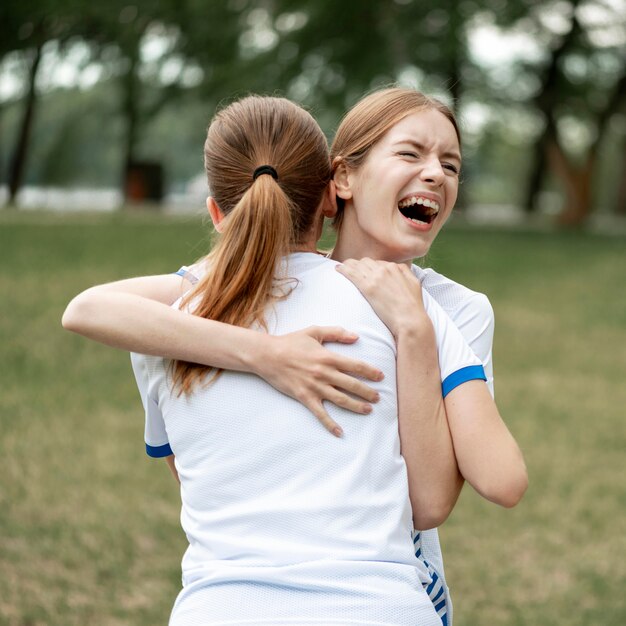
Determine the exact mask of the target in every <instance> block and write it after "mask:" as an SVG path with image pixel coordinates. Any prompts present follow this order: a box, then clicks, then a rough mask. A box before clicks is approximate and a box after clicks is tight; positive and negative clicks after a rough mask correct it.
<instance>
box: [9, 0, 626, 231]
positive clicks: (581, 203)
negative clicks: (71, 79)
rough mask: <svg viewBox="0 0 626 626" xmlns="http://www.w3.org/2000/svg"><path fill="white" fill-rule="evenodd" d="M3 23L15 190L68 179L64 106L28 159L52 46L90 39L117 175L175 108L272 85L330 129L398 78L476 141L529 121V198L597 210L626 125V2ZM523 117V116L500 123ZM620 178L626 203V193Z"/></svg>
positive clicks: (53, 12) (29, 16) (89, 13)
mask: <svg viewBox="0 0 626 626" xmlns="http://www.w3.org/2000/svg"><path fill="white" fill-rule="evenodd" d="M0 24H1V25H2V26H0V28H1V31H0V32H1V34H2V37H0V61H1V60H6V59H9V58H13V59H14V58H18V57H19V59H20V61H21V67H22V68H23V69H22V80H21V83H22V88H21V90H20V91H19V92H18V91H16V92H15V93H14V95H13V96H10V97H9V98H8V99H5V102H4V103H3V102H2V101H0V107H3V108H4V109H5V112H6V110H7V109H10V111H9V114H7V115H5V117H10V119H12V120H14V121H15V126H16V128H17V130H13V132H12V133H11V136H10V138H11V140H12V146H11V147H10V148H9V147H7V146H6V143H7V141H8V139H9V135H7V134H6V132H5V134H4V136H3V138H2V142H3V143H4V144H5V145H4V149H3V151H2V152H3V153H4V154H5V155H9V156H8V164H7V166H6V167H4V168H3V169H4V170H5V173H4V177H5V179H6V180H7V182H8V184H9V187H10V189H11V192H12V194H13V195H14V194H15V193H16V192H17V189H19V186H20V184H21V183H22V181H23V180H24V177H25V176H26V177H27V179H29V180H32V175H31V176H30V177H29V175H28V172H29V171H31V172H33V171H34V170H37V171H38V172H39V173H40V176H41V177H42V178H48V179H59V178H62V176H60V175H59V174H60V171H61V170H62V166H61V164H60V162H62V160H63V159H62V157H61V155H62V154H63V149H64V146H66V144H67V146H70V145H71V146H74V147H76V145H77V144H78V143H79V142H80V134H79V133H78V132H77V131H76V124H75V122H74V121H73V120H72V115H74V116H75V115H76V111H75V112H74V113H72V112H71V107H69V108H68V117H67V119H66V120H63V121H59V122H58V123H57V126H56V132H57V134H58V137H57V139H56V140H55V142H53V144H54V145H52V146H51V147H50V148H49V155H50V158H52V157H54V163H53V164H48V165H43V166H42V165H41V164H38V165H37V164H33V163H30V162H29V160H28V158H27V156H28V147H29V145H30V143H31V141H30V140H31V138H32V134H33V127H34V126H35V127H36V126H37V125H36V119H37V115H38V107H37V101H38V97H41V95H42V93H43V92H42V87H41V84H42V82H45V81H44V80H43V79H42V77H41V75H40V73H41V71H42V70H41V68H42V58H43V57H45V55H46V54H51V53H50V50H51V49H52V48H50V46H51V45H52V44H54V46H55V47H54V50H55V52H54V54H56V57H57V59H61V58H62V57H63V55H64V54H69V53H70V52H71V51H72V50H76V49H77V46H79V47H81V49H82V50H84V51H87V52H86V54H85V55H83V57H84V65H85V66H90V67H91V69H93V68H94V67H96V68H97V71H98V72H99V80H98V81H97V82H96V84H91V85H89V87H88V88H84V87H83V88H82V91H81V90H79V91H76V90H75V92H76V101H77V103H80V102H85V101H87V98H86V95H85V92H86V91H94V90H96V91H95V92H94V93H97V90H100V91H102V90H104V91H106V93H107V97H106V98H103V99H102V102H103V104H102V107H104V106H107V107H109V109H108V115H111V116H113V118H114V119H115V123H113V124H111V128H112V129H114V131H115V132H114V134H115V141H117V142H118V145H119V149H118V151H117V152H118V155H119V156H118V159H119V165H118V167H119V170H120V171H121V172H124V171H125V170H127V169H128V167H129V165H130V164H131V163H133V162H135V161H137V160H140V159H142V158H149V157H150V154H149V150H148V147H149V146H152V145H153V144H154V142H153V140H152V138H151V137H150V134H151V133H152V134H154V133H155V129H157V128H158V129H159V131H158V132H157V135H159V136H160V134H161V131H162V130H163V129H164V122H163V120H165V119H170V120H171V119H172V115H174V116H175V115H176V111H177V110H180V111H182V110H185V111H187V110H189V111H192V110H193V111H197V110H198V109H199V108H201V107H202V106H203V105H204V106H206V110H207V117H208V112H209V111H210V110H211V109H212V108H213V107H214V106H215V105H216V104H217V103H219V102H221V101H223V100H225V99H229V98H232V97H234V96H237V95H242V94H243V93H247V92H249V91H260V92H265V93H268V92H271V93H276V92H279V93H283V94H286V95H287V96H289V97H292V98H294V99H295V100H297V101H300V102H302V103H304V104H305V105H307V106H309V107H310V108H311V109H312V110H313V112H314V113H315V114H316V116H317V117H318V118H319V119H320V121H321V123H322V124H323V125H324V126H325V127H326V128H327V129H329V130H330V129H331V128H332V127H333V126H334V125H335V124H336V121H337V119H338V117H339V116H340V115H341V113H342V112H343V111H344V110H345V109H346V108H347V107H348V106H350V105H351V104H352V103H353V102H354V101H355V100H356V99H357V98H358V97H359V96H360V95H361V94H362V93H363V92H364V91H367V90H369V89H371V88H373V87H375V86H378V85H381V84H386V83H390V82H392V81H398V80H400V81H401V82H404V83H409V84H412V85H414V86H416V87H418V88H421V89H424V90H426V91H428V92H434V93H437V94H440V95H441V96H443V97H444V98H447V99H448V100H449V102H450V103H451V104H452V105H453V106H455V107H456V108H457V109H458V110H459V111H460V112H461V114H463V113H464V112H465V111H471V110H474V111H476V110H480V111H482V118H483V119H482V122H481V124H482V125H481V128H482V129H483V132H482V133H478V134H475V136H474V137H473V140H474V142H475V143H476V142H477V143H476V145H477V146H478V148H480V145H481V142H482V145H484V143H485V142H487V141H489V142H498V141H504V143H505V144H506V143H507V142H508V140H509V135H511V134H512V136H516V135H517V136H521V135H523V134H524V132H525V131H524V130H522V127H524V128H527V129H528V128H530V130H529V131H528V132H527V133H526V136H525V137H524V149H525V150H526V152H527V154H528V157H527V162H528V168H527V176H526V180H525V182H523V183H521V184H522V187H525V191H523V192H521V193H520V197H521V202H522V203H523V204H525V205H526V206H527V208H528V210H534V209H536V207H537V206H538V205H539V204H540V202H539V198H540V192H541V190H542V189H544V188H546V186H551V185H554V184H555V183H556V184H557V185H559V186H560V187H561V188H562V190H563V192H564V198H565V203H564V207H563V213H562V218H563V221H567V222H577V221H581V220H583V219H584V218H585V216H586V215H587V214H588V213H589V212H590V211H591V210H592V208H593V204H594V200H593V199H594V198H595V197H596V196H595V194H594V192H593V190H594V180H595V179H596V178H597V176H596V170H597V168H598V167H599V165H598V163H599V162H600V161H601V158H600V156H601V154H602V147H603V146H604V145H605V144H606V143H607V142H609V143H610V142H611V141H612V142H613V143H617V144H618V146H619V147H618V150H621V151H622V153H623V152H624V146H625V145H626V141H625V140H624V139H623V132H622V138H620V137H615V136H614V133H613V135H612V134H611V133H610V132H609V129H610V128H611V127H612V125H613V126H614V127H615V126H616V124H617V127H619V123H618V122H616V120H618V121H619V120H620V119H621V120H623V119H624V115H625V114H626V112H625V111H624V108H625V100H626V94H625V92H624V90H625V87H624V84H625V79H624V75H625V74H626V2H625V0H550V1H549V2H538V1H536V0H462V1H461V2H453V1H452V0H438V1H434V0H425V1H420V2H417V0H393V1H389V2H380V1H379V0H358V1H357V0H345V1H344V2H341V3H338V2H335V1H334V0H332V1H331V0H260V1H257V2H252V1H251V0H227V1H224V2H206V1H204V0H158V1H150V2H148V1H147V0H133V2H132V4H129V2H128V1H127V0H112V1H111V2H108V3H106V4H94V3H86V2H84V1H79V0H64V1H61V0H26V1H20V2H18V1H17V0H8V2H5V3H3V5H2V7H1V8H0ZM494 32H497V33H500V34H501V35H503V34H504V35H508V36H509V38H511V39H516V40H518V41H521V42H523V44H524V45H523V46H521V49H520V50H519V51H518V55H517V58H514V59H512V60H509V61H506V65H505V66H504V63H505V62H504V61H503V62H499V61H498V59H502V58H504V57H505V56H506V51H504V50H501V49H500V43H499V42H500V41H502V39H501V38H500V39H497V38H496V39H494V44H493V46H492V47H491V48H488V49H487V50H485V44H484V42H483V41H482V39H483V38H485V37H486V36H489V35H490V33H491V34H493V33H494ZM525 47H526V48H528V49H527V50H526V49H525ZM477 49H480V50H482V52H481V54H482V58H479V57H480V55H478V54H477V52H476V51H477ZM43 65H45V64H43ZM44 78H45V77H44ZM49 90H50V88H48V91H49ZM113 95H114V97H113ZM46 97H47V95H46ZM105 103H106V104H105ZM18 106H19V107H20V108H21V112H20V114H19V115H17V114H16V107H18ZM79 106H80V105H79V104H77V107H78V108H77V111H78V112H80V108H79ZM94 106H96V103H94ZM102 107H101V108H100V109H99V114H102ZM472 107H473V108H472ZM1 111H2V108H0V112H1ZM516 111H517V112H519V115H518V114H517V113H515V112H516ZM39 114H41V111H39ZM193 115H194V116H195V113H194V114H193ZM516 118H517V119H520V120H521V119H522V118H523V119H525V120H526V121H527V123H526V124H525V125H524V124H520V125H519V127H518V128H511V126H510V123H509V121H507V122H506V123H508V124H509V127H508V128H505V122H504V120H510V119H516ZM498 120H501V121H500V122H498ZM529 120H530V121H531V122H532V123H530V122H528V121H529ZM177 122H178V120H177ZM176 127H177V128H179V124H178V123H177V124H176ZM622 127H623V123H622ZM34 132H35V133H36V132H37V131H36V130H35V131H34ZM178 132H182V131H181V130H180V129H179V130H178ZM183 135H184V133H183ZM504 135H505V136H504ZM65 139H66V140H67V141H65ZM470 139H472V136H471V135H470ZM172 143H173V142H172ZM503 145H504V144H503ZM611 145H613V144H611ZM611 149H613V148H611ZM477 154H478V153H477ZM486 154H487V153H486V152H484V151H483V156H484V155H486ZM157 156H158V155H157ZM153 157H154V155H153ZM159 158H162V156H160V157H159ZM486 162H487V161H484V160H483V161H481V164H482V163H486ZM479 174H480V172H479ZM119 181H120V184H123V175H122V177H120V178H119ZM614 186H615V193H614V194H613V197H614V198H615V201H616V202H618V203H621V204H619V206H618V209H619V208H620V207H621V210H622V211H624V210H626V209H624V208H623V206H622V205H623V202H624V195H625V194H626V191H624V192H619V191H618V188H617V187H618V186H617V184H615V185H614ZM620 194H621V195H620ZM620 198H621V199H620Z"/></svg>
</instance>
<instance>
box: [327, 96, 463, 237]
mask: <svg viewBox="0 0 626 626" xmlns="http://www.w3.org/2000/svg"><path fill="white" fill-rule="evenodd" d="M424 109H435V110H436V111H439V112H440V113H442V114H443V115H444V116H445V117H446V118H447V119H448V120H449V121H450V122H451V123H452V126H454V130H455V132H456V136H457V138H458V140H459V146H460V145H461V134H460V132H459V126H458V123H457V121H456V118H455V116H454V113H453V112H452V109H450V107H448V106H447V105H446V104H444V103H443V102H441V101H440V100H437V98H432V97H430V96H427V95H425V94H423V93H421V92H420V91H416V90H415V89H409V88H404V87H388V88H386V89H380V90H377V91H374V92H372V93H370V94H368V95H366V96H364V97H363V98H361V100H359V101H358V102H357V103H356V104H355V105H354V106H353V107H352V108H351V109H350V110H349V111H348V112H347V113H346V114H345V115H344V117H343V119H342V120H341V123H340V124H339V128H338V129H337V132H336V134H335V138H334V140H333V143H332V145H331V148H330V159H331V162H332V168H333V173H334V171H335V170H336V169H337V167H338V166H339V164H340V163H344V164H345V165H346V166H347V167H348V168H349V169H352V170H355V169H357V168H359V167H360V166H361V165H362V164H363V162H364V161H365V159H366V158H367V155H368V154H369V152H370V150H371V149H372V147H373V146H374V145H375V144H376V143H377V142H378V141H380V140H381V139H382V137H383V135H385V133H386V132H387V131H388V130H390V129H391V128H392V127H393V126H395V125H396V124H397V123H398V122H399V121H400V120H402V119H404V118H405V117H406V116H407V115H410V114H411V113H415V112H417V111H423V110H424ZM343 209H344V206H343V201H342V200H341V199H340V198H337V215H336V217H335V219H334V222H333V225H334V227H335V228H336V229H339V228H340V227H341V222H342V220H343Z"/></svg>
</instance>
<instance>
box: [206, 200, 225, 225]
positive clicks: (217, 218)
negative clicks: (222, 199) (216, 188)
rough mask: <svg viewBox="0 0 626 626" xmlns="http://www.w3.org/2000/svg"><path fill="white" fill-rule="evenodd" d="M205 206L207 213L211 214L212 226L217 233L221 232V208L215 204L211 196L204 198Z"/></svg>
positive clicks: (222, 215) (222, 216)
mask: <svg viewBox="0 0 626 626" xmlns="http://www.w3.org/2000/svg"><path fill="white" fill-rule="evenodd" d="M206 208H207V209H208V210H209V215H210V216H211V221H212V222H213V227H214V228H215V230H216V231H217V232H218V233H221V232H222V220H223V219H224V214H223V213H222V210H221V209H220V208H219V207H218V206H217V202H215V199H214V198H212V197H211V196H209V197H208V198H207V199H206Z"/></svg>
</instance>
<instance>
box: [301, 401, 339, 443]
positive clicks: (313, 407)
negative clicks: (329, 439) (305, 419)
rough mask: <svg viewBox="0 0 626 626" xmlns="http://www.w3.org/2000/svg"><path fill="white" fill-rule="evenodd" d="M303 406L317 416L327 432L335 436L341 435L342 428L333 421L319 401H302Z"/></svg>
mask: <svg viewBox="0 0 626 626" xmlns="http://www.w3.org/2000/svg"><path fill="white" fill-rule="evenodd" d="M303 404H304V406H306V407H307V409H309V411H311V413H313V415H315V417H317V419H318V420H319V421H320V422H321V424H322V426H323V427H324V428H325V429H326V430H327V431H328V432H329V433H332V434H333V435H335V437H341V436H342V435H343V429H342V428H341V426H339V424H337V422H335V421H334V420H333V419H332V418H331V417H330V415H328V413H327V412H326V409H324V405H323V404H322V403H321V402H320V401H317V402H311V403H306V402H304V403H303Z"/></svg>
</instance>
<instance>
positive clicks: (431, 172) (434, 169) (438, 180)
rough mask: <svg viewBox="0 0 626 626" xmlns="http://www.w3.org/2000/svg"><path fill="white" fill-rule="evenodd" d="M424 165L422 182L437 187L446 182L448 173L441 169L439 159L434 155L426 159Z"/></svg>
mask: <svg viewBox="0 0 626 626" xmlns="http://www.w3.org/2000/svg"><path fill="white" fill-rule="evenodd" d="M422 163H423V167H422V171H421V178H422V180H423V181H424V182H429V183H431V184H434V185H437V186H439V185H441V184H442V183H443V181H444V180H445V176H446V173H445V172H444V171H443V167H441V163H440V162H439V158H438V157H437V156H436V155H434V154H433V155H430V156H429V157H428V158H426V159H424V161H423V162H422Z"/></svg>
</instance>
